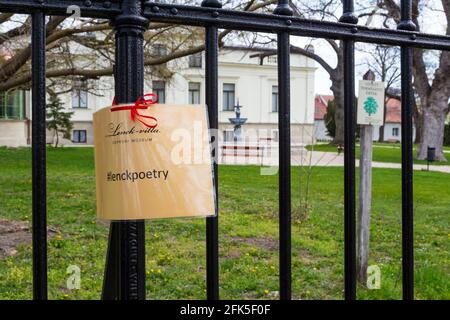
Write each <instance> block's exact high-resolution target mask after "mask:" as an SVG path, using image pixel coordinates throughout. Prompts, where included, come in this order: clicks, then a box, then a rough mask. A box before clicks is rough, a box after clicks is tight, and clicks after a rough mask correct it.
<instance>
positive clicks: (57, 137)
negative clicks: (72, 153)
mask: <svg viewBox="0 0 450 320" xmlns="http://www.w3.org/2000/svg"><path fill="white" fill-rule="evenodd" d="M55 132H56V141H55V148H58V144H59V132H58V130H55Z"/></svg>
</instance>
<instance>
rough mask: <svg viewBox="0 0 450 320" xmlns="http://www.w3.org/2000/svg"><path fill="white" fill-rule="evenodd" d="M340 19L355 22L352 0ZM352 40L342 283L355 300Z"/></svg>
mask: <svg viewBox="0 0 450 320" xmlns="http://www.w3.org/2000/svg"><path fill="white" fill-rule="evenodd" d="M343 4H344V13H343V15H342V17H341V18H340V19H339V21H340V22H344V23H351V24H355V25H356V24H357V23H358V18H357V17H356V16H355V14H354V13H353V0H345V1H344V2H343ZM355 28H356V27H355ZM355 128H356V110H355V43H354V41H352V40H344V162H345V165H344V176H345V178H344V180H345V182H344V186H345V192H344V194H345V196H344V238H345V239H344V251H345V253H344V255H345V256H344V265H345V266H344V269H345V276H344V283H345V299H346V300H355V299H356V230H355V225H356V215H355V211H356V204H355V202H356V201H355V139H356V137H355Z"/></svg>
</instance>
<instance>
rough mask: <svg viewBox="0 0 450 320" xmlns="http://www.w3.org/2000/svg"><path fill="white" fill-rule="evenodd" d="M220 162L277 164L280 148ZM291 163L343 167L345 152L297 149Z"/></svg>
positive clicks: (387, 165) (396, 166)
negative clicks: (262, 153)
mask: <svg viewBox="0 0 450 320" xmlns="http://www.w3.org/2000/svg"><path fill="white" fill-rule="evenodd" d="M219 162H220V163H221V164H232V165H250V164H253V165H264V166H277V165H278V150H277V149H272V150H271V152H270V155H267V154H265V155H264V157H263V158H262V159H261V158H258V157H244V156H237V157H234V156H226V157H220V159H219ZM291 163H292V165H294V166H299V165H303V166H310V165H311V166H314V167H343V166H344V154H343V153H341V154H340V155H338V154H337V153H335V152H321V151H308V150H305V149H302V150H295V151H293V152H292V154H291ZM356 166H359V160H358V159H357V160H356ZM372 167H374V168H390V169H401V167H402V165H401V163H390V162H375V161H374V162H372ZM414 170H419V171H420V170H427V165H423V164H415V165H414ZM430 171H436V172H443V173H450V166H441V165H439V166H436V165H430Z"/></svg>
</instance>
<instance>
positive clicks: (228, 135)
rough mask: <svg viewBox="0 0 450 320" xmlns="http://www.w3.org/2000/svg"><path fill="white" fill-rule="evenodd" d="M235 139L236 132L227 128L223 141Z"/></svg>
mask: <svg viewBox="0 0 450 320" xmlns="http://www.w3.org/2000/svg"><path fill="white" fill-rule="evenodd" d="M233 140H234V133H233V131H231V130H226V131H224V132H223V141H224V142H229V141H233Z"/></svg>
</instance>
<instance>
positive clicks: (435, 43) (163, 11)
mask: <svg viewBox="0 0 450 320" xmlns="http://www.w3.org/2000/svg"><path fill="white" fill-rule="evenodd" d="M72 2H73V3H74V4H75V5H77V6H79V7H80V9H81V15H82V16H83V17H91V18H104V19H110V18H111V17H114V16H116V15H119V14H120V13H121V9H120V4H119V2H118V1H82V0H74V1H69V0H66V1H64V2H61V1H59V0H46V1H43V0H17V1H16V0H0V12H15V13H24V14H26V13H29V12H30V11H33V10H36V9H39V10H41V11H43V12H44V13H45V14H46V15H60V16H64V15H68V14H67V8H68V6H69V5H70V3H72ZM89 3H91V4H90V6H88V4H89ZM144 15H145V16H146V17H147V18H149V19H150V20H151V21H153V22H168V23H174V24H183V25H192V26H207V25H212V26H216V27H217V28H226V29H232V30H242V31H255V32H268V33H278V32H281V31H288V32H289V33H290V34H291V35H296V36H307V37H317V38H330V39H349V40H353V41H355V42H368V43H377V44H387V45H397V46H411V47H416V48H424V49H435V50H447V51H448V50H450V37H449V36H443V35H437V34H426V33H419V32H411V31H407V30H400V31H399V30H392V29H377V28H370V27H366V26H358V27H355V26H354V25H352V24H347V23H336V22H327V21H317V20H307V19H302V18H298V17H289V19H288V18H286V17H283V16H273V15H270V14H262V13H254V12H242V11H236V10H234V11H233V10H225V9H218V8H202V7H193V6H186V5H173V4H162V3H155V2H154V1H147V2H145V10H144Z"/></svg>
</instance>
